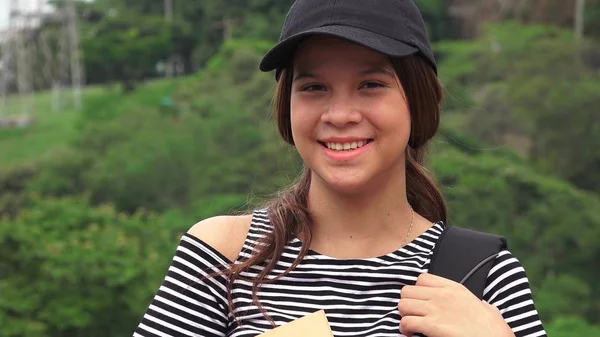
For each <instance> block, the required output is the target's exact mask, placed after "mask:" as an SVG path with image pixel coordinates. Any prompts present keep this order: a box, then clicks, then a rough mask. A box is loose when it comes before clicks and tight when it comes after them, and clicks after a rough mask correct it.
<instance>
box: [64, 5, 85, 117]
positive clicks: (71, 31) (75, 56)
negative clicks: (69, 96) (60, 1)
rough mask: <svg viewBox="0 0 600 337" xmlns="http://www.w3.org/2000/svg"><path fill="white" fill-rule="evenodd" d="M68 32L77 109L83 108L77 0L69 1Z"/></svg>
mask: <svg viewBox="0 0 600 337" xmlns="http://www.w3.org/2000/svg"><path fill="white" fill-rule="evenodd" d="M66 16H67V31H68V35H69V56H70V57H69V58H70V60H71V89H72V90H73V100H74V102H75V108H76V109H77V110H79V109H80V108H81V86H82V84H83V80H82V74H83V71H82V70H81V55H80V50H79V28H78V25H77V12H76V11H75V0H67V6H66Z"/></svg>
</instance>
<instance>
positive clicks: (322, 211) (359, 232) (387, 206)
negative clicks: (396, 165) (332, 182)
mask: <svg viewBox="0 0 600 337" xmlns="http://www.w3.org/2000/svg"><path fill="white" fill-rule="evenodd" d="M397 177H398V178H397V179H395V181H386V182H385V183H382V184H379V186H377V187H376V188H375V187H374V188H372V189H370V190H362V191H360V192H355V193H352V194H347V193H341V192H336V191H334V190H332V189H331V188H329V187H328V186H326V185H325V183H324V182H323V181H322V180H320V178H319V177H317V176H315V175H314V174H313V176H312V179H311V185H310V190H309V195H308V206H309V209H310V211H311V216H312V217H313V221H314V228H313V230H312V233H313V238H314V239H315V240H317V241H322V240H335V241H340V240H341V242H343V241H345V240H360V241H364V242H368V241H373V242H376V241H379V240H380V239H381V238H389V237H399V236H400V237H404V235H405V233H406V232H407V231H408V229H409V227H410V225H411V218H412V212H411V207H410V205H409V203H408V200H407V197H406V180H405V179H406V178H405V176H404V174H399V175H397ZM415 220H416V219H415Z"/></svg>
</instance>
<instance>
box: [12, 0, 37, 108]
mask: <svg viewBox="0 0 600 337" xmlns="http://www.w3.org/2000/svg"><path fill="white" fill-rule="evenodd" d="M10 7H11V12H10V17H9V22H10V23H11V25H10V26H11V27H14V26H16V31H15V35H14V36H13V38H14V46H15V56H16V75H17V87H18V89H19V97H20V99H21V115H23V116H25V115H28V114H29V109H30V107H31V99H32V97H31V91H32V90H31V89H32V88H31V84H32V81H31V62H30V61H31V58H30V57H29V50H28V46H29V45H31V44H30V43H29V41H27V40H29V37H28V33H29V25H30V16H28V15H26V14H25V13H23V12H22V11H21V8H20V6H19V0H11V6H10Z"/></svg>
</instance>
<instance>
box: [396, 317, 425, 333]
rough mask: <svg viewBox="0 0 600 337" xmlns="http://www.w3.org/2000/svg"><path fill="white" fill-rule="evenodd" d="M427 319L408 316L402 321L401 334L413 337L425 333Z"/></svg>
mask: <svg viewBox="0 0 600 337" xmlns="http://www.w3.org/2000/svg"><path fill="white" fill-rule="evenodd" d="M424 321H425V318H424V317H419V316H406V317H402V319H401V320H400V333H401V334H403V335H404V336H407V337H412V335H414V334H416V333H424V332H423V331H422V327H423V326H425V322H424Z"/></svg>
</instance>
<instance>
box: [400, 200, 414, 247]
mask: <svg viewBox="0 0 600 337" xmlns="http://www.w3.org/2000/svg"><path fill="white" fill-rule="evenodd" d="M410 213H411V216H410V226H408V230H407V231H406V235H405V236H404V240H403V241H402V247H404V246H406V243H407V242H408V236H409V235H410V232H411V231H412V228H413V224H414V222H415V211H414V210H413V208H412V206H410Z"/></svg>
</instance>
